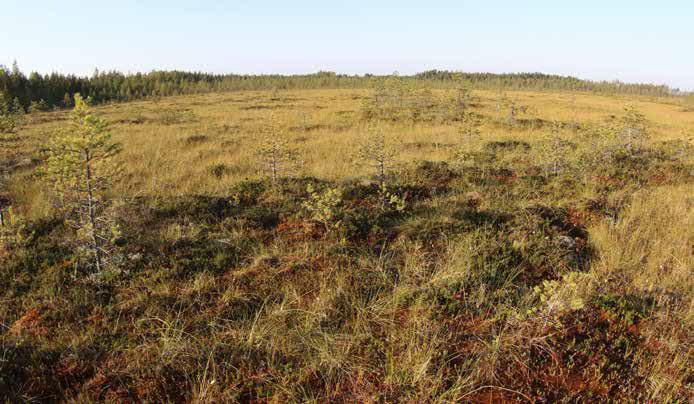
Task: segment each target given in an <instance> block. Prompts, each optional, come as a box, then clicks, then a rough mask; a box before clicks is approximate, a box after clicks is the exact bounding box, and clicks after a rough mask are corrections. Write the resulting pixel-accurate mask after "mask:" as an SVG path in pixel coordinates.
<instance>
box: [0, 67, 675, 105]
mask: <svg viewBox="0 0 694 404" xmlns="http://www.w3.org/2000/svg"><path fill="white" fill-rule="evenodd" d="M383 78H384V76H375V75H370V74H367V75H364V76H357V75H344V74H335V73H332V72H319V73H315V74H305V75H291V76H285V75H238V74H208V73H197V72H183V71H152V72H150V73H134V74H124V73H120V72H115V71H112V72H98V71H96V72H94V74H93V75H92V76H91V77H80V76H76V75H71V74H67V75H66V74H59V73H51V74H45V75H42V74H39V73H31V74H30V75H28V76H26V75H25V74H24V73H22V72H21V71H20V69H19V68H18V67H17V64H16V63H15V64H14V65H13V66H12V68H7V67H5V66H1V65H0V94H2V95H3V96H4V97H5V98H6V101H7V102H8V103H13V104H14V105H17V104H19V105H21V106H22V107H23V108H24V109H26V110H45V109H50V108H60V107H71V106H72V103H73V96H74V94H75V93H81V94H82V95H83V96H85V97H91V98H92V99H93V100H94V102H97V103H103V102H109V101H129V100H135V99H142V98H149V97H161V96H169V95H180V94H195V93H207V92H217V91H239V90H269V89H280V90H281V89H320V88H370V87H373V86H374V85H376V84H377V83H378V82H379V81H380V80H382V79H383ZM403 79H404V80H412V81H417V82H422V83H425V84H427V85H431V86H434V87H440V88H447V87H459V86H461V85H467V86H470V87H472V88H478V89H494V90H549V91H558V90H572V91H586V92H594V93H604V94H630V95H647V96H672V95H676V94H678V93H679V91H678V90H673V89H671V88H669V87H667V86H664V85H653V84H625V83H621V82H594V81H588V80H580V79H577V78H574V77H564V76H555V75H547V74H540V73H518V74H492V73H459V72H448V71H437V70H432V71H427V72H423V73H418V74H416V75H414V76H403Z"/></svg>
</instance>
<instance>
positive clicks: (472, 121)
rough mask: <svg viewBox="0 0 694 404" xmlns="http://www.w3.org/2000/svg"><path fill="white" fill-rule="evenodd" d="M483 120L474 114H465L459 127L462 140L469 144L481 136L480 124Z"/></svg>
mask: <svg viewBox="0 0 694 404" xmlns="http://www.w3.org/2000/svg"><path fill="white" fill-rule="evenodd" d="M481 124H482V122H481V120H480V119H479V118H478V117H477V116H475V115H473V114H465V115H463V118H462V120H461V122H460V127H459V129H458V134H459V135H460V138H461V141H462V142H463V143H465V144H467V145H468V147H469V146H470V145H471V144H472V142H473V141H474V140H475V139H477V138H479V136H480V133H481V131H480V126H481Z"/></svg>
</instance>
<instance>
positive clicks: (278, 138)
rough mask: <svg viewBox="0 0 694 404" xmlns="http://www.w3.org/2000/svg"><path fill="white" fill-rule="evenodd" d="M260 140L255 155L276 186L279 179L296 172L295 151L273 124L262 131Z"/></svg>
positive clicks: (297, 159)
mask: <svg viewBox="0 0 694 404" xmlns="http://www.w3.org/2000/svg"><path fill="white" fill-rule="evenodd" d="M261 137H262V140H261V142H260V145H259V146H258V147H257V148H256V155H257V156H258V157H259V159H260V164H261V166H262V169H263V171H265V172H266V173H267V175H268V177H269V178H270V180H271V181H272V183H273V184H277V182H278V181H279V179H280V178H283V177H288V176H289V175H291V174H292V173H293V172H294V171H296V168H297V166H298V165H299V158H298V153H297V151H296V150H295V149H294V148H293V147H292V146H291V145H290V143H289V141H288V140H287V138H286V136H285V133H284V131H283V130H282V129H280V128H279V125H277V124H276V123H275V120H274V118H273V119H272V120H271V124H270V125H269V126H267V127H266V128H264V129H263V132H262V134H261Z"/></svg>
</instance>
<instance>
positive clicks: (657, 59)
mask: <svg viewBox="0 0 694 404" xmlns="http://www.w3.org/2000/svg"><path fill="white" fill-rule="evenodd" d="M0 3H1V4H0V64H5V65H9V64H11V63H12V61H13V60H15V59H16V60H17V61H18V62H19V65H20V67H21V68H22V70H24V71H32V70H37V71H40V72H44V73H45V72H51V71H59V72H64V73H78V74H88V73H91V72H92V71H93V70H94V68H96V67H98V68H99V69H101V70H110V69H117V70H121V71H126V72H135V71H149V70H152V69H183V70H199V71H209V72H217V73H303V72H315V71H318V70H331V71H336V72H342V73H367V72H372V73H391V72H393V71H399V72H401V73H413V72H417V71H422V70H427V69H450V70H463V71H491V72H520V71H532V72H535V71H540V72H545V73H556V74H569V75H574V76H578V77H582V78H589V79H598V80H602V79H606V80H612V79H620V80H623V81H639V82H656V83H665V84H668V85H671V86H673V87H680V88H681V89H690V90H691V89H694V0H660V1H653V0H651V1H642V0H632V1H626V0H601V1H596V0H577V1H572V2H571V3H570V4H567V3H568V2H565V1H562V0H535V1H533V0H527V1H522V0H515V1H511V0H475V1H468V0H458V1H453V0H428V1H422V0H420V1H408V0H400V1H395V0H392V1H391V0H386V1H376V0H371V1H368V0H351V1H325V0H324V1H318V0H294V1H290V0H283V1H280V0H272V1H270V0H268V1H261V0H255V1H251V0H235V1H215V0H200V1H179V0H168V1H167V0H152V1H146V0H139V1H138V0H119V1H97V0H92V1H76V0H54V1H48V0H43V1H39V0H31V1H29V0H24V1H17V0H0Z"/></svg>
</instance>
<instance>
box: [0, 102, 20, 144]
mask: <svg viewBox="0 0 694 404" xmlns="http://www.w3.org/2000/svg"><path fill="white" fill-rule="evenodd" d="M16 129H17V118H16V116H15V114H14V113H13V112H12V106H11V105H10V104H9V103H8V102H7V100H6V99H5V97H4V95H3V94H2V93H0V134H3V133H14V132H15V130H16Z"/></svg>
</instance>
